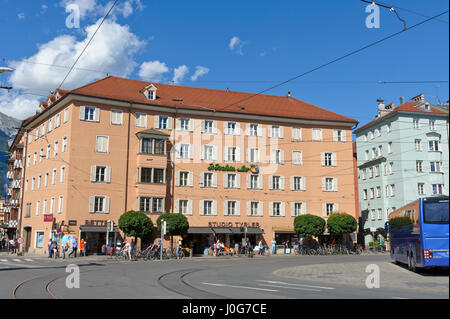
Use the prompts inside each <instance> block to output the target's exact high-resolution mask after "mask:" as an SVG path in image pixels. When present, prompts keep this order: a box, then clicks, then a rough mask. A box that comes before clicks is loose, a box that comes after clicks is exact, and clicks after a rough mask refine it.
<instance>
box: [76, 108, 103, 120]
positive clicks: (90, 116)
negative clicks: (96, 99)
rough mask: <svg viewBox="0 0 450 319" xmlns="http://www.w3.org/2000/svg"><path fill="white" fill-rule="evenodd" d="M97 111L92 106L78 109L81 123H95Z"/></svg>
mask: <svg viewBox="0 0 450 319" xmlns="http://www.w3.org/2000/svg"><path fill="white" fill-rule="evenodd" d="M98 112H99V110H98V109H96V108H95V107H92V106H81V107H80V119H81V120H83V121H97V119H96V115H97V114H98Z"/></svg>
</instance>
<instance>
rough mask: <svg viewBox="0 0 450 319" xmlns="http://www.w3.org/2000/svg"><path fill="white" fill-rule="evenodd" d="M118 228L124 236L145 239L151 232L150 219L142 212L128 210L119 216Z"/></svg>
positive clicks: (151, 224)
mask: <svg viewBox="0 0 450 319" xmlns="http://www.w3.org/2000/svg"><path fill="white" fill-rule="evenodd" d="M119 228H120V230H121V231H123V232H124V233H125V235H126V236H129V237H134V239H135V241H136V239H137V238H141V239H146V238H149V237H150V236H151V234H152V232H153V222H152V220H151V219H150V218H149V217H148V216H147V215H146V214H145V213H143V212H136V211H133V210H131V211H128V212H126V213H124V214H122V216H120V218H119Z"/></svg>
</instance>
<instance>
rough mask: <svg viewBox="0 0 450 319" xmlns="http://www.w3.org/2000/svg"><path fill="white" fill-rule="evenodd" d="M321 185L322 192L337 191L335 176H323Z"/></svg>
mask: <svg viewBox="0 0 450 319" xmlns="http://www.w3.org/2000/svg"><path fill="white" fill-rule="evenodd" d="M322 187H323V191H324V192H336V191H337V178H333V177H324V178H323V181H322Z"/></svg>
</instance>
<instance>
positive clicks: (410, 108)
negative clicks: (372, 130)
mask: <svg viewBox="0 0 450 319" xmlns="http://www.w3.org/2000/svg"><path fill="white" fill-rule="evenodd" d="M419 104H421V103H418V102H405V103H403V104H402V105H399V106H397V107H396V108H395V109H393V110H392V111H391V112H389V113H387V114H385V115H383V116H382V117H378V118H376V119H374V120H372V121H370V122H369V123H366V124H364V125H363V126H361V127H358V128H357V129H356V130H355V132H359V131H360V130H361V129H362V128H365V127H367V126H370V125H372V124H373V123H375V122H377V121H380V120H383V119H385V118H386V117H387V116H391V115H393V114H394V113H398V112H414V113H425V114H442V115H445V116H448V114H447V113H445V112H442V111H439V110H436V109H433V108H431V107H430V110H429V111H426V110H424V109H422V108H419V107H417V106H418V105H419Z"/></svg>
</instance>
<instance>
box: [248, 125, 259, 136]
mask: <svg viewBox="0 0 450 319" xmlns="http://www.w3.org/2000/svg"><path fill="white" fill-rule="evenodd" d="M258 130H259V127H258V124H255V123H251V124H249V126H248V135H249V136H259V134H258Z"/></svg>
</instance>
